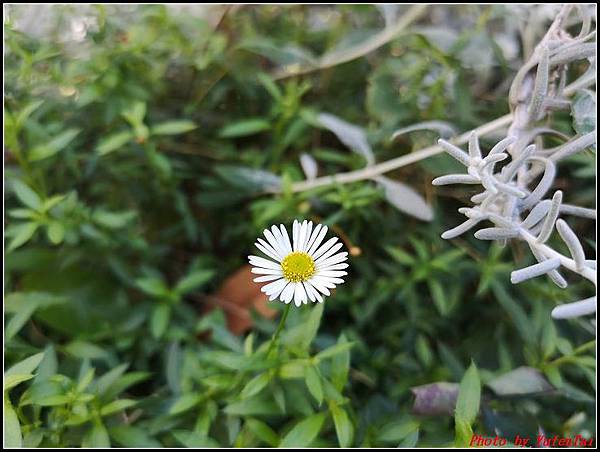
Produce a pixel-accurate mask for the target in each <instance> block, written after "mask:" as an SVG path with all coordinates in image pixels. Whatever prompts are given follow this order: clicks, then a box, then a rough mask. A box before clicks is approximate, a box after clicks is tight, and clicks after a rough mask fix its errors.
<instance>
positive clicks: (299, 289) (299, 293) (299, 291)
mask: <svg viewBox="0 0 600 452" xmlns="http://www.w3.org/2000/svg"><path fill="white" fill-rule="evenodd" d="M304 297H306V292H305V291H304V286H303V285H302V283H297V284H296V287H295V288H294V304H295V305H296V306H297V307H300V306H302V301H303V299H304Z"/></svg>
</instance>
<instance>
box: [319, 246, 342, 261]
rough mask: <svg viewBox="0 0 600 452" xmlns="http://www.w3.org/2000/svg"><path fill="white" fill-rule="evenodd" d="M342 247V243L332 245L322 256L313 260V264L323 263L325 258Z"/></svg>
mask: <svg viewBox="0 0 600 452" xmlns="http://www.w3.org/2000/svg"><path fill="white" fill-rule="evenodd" d="M342 246H344V244H343V243H338V244H336V245H333V246H332V247H331V248H330V249H329V250H328V251H327V252H326V253H325V254H323V255H322V256H321V257H320V258H318V259H317V260H315V264H319V263H321V262H325V260H326V259H327V258H329V257H331V256H332V255H333V254H335V253H337V252H338V251H339V250H340V248H341V247H342Z"/></svg>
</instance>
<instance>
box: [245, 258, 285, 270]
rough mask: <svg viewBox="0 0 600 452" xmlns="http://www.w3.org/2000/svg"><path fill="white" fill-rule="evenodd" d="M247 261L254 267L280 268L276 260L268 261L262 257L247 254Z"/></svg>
mask: <svg viewBox="0 0 600 452" xmlns="http://www.w3.org/2000/svg"><path fill="white" fill-rule="evenodd" d="M248 261H249V262H250V264H251V265H253V266H255V267H263V268H270V269H273V270H278V269H280V268H281V265H280V264H278V263H277V262H273V261H270V260H268V259H265V258H264V257H258V256H248Z"/></svg>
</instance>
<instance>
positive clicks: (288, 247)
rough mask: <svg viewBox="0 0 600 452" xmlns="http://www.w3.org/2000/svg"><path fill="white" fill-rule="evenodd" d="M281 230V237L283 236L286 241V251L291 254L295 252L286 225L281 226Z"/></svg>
mask: <svg viewBox="0 0 600 452" xmlns="http://www.w3.org/2000/svg"><path fill="white" fill-rule="evenodd" d="M279 229H280V231H281V235H282V236H283V240H284V241H285V250H286V252H287V253H288V254H289V253H291V252H292V251H293V250H292V244H291V242H290V236H289V235H288V233H287V229H286V228H285V226H284V225H282V224H280V225H279Z"/></svg>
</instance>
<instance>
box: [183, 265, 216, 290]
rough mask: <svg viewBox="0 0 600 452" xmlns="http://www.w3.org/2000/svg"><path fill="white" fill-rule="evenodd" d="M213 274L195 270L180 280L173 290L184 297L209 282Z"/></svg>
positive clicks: (208, 271) (210, 271)
mask: <svg viewBox="0 0 600 452" xmlns="http://www.w3.org/2000/svg"><path fill="white" fill-rule="evenodd" d="M214 274H215V272H214V271H213V270H197V271H195V272H192V273H190V274H189V275H187V276H185V277H184V278H182V279H180V280H179V281H178V282H177V285H176V286H175V289H174V290H175V292H177V293H178V294H180V295H185V294H187V293H189V292H192V291H194V290H196V289H198V288H200V287H202V286H203V285H204V284H205V283H207V282H208V281H210V280H211V278H212V277H213V275H214Z"/></svg>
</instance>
